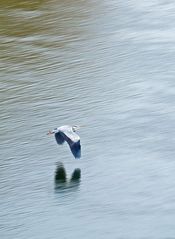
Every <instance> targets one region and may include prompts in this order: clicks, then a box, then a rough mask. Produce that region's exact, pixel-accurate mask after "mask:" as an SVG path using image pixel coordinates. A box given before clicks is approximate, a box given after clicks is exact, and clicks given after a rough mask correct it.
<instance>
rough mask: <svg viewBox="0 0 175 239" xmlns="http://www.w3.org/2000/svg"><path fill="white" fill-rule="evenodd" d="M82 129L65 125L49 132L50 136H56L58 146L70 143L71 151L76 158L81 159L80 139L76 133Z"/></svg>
mask: <svg viewBox="0 0 175 239" xmlns="http://www.w3.org/2000/svg"><path fill="white" fill-rule="evenodd" d="M79 128H80V127H79V126H77V125H74V126H70V125H64V126H61V127H58V128H55V129H54V130H52V131H51V130H49V132H48V133H47V134H48V135H50V134H54V135H55V139H56V141H57V143H58V144H63V143H64V142H65V141H66V142H67V143H68V145H69V147H70V150H71V152H72V154H73V155H74V157H75V158H80V157H81V145H80V137H79V136H78V134H76V133H75V132H76V131H77V130H78V129H79Z"/></svg>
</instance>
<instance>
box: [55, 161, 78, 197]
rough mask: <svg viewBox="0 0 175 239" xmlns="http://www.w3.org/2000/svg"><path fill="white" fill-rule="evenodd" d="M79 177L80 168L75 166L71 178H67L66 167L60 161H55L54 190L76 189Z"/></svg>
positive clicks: (60, 191) (58, 191)
mask: <svg viewBox="0 0 175 239" xmlns="http://www.w3.org/2000/svg"><path fill="white" fill-rule="evenodd" d="M80 179H81V170H80V169H79V168H76V169H75V170H74V171H73V173H72V175H71V178H70V179H68V178H67V174H66V169H65V167H64V165H63V164H62V163H61V162H58V163H57V167H56V171H55V180H54V181H55V192H56V193H63V192H70V191H76V190H77V189H78V187H79V185H80Z"/></svg>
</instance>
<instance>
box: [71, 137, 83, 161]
mask: <svg viewBox="0 0 175 239" xmlns="http://www.w3.org/2000/svg"><path fill="white" fill-rule="evenodd" d="M69 146H70V149H71V151H72V153H73V155H74V157H75V158H80V157H81V145H80V140H79V141H78V142H76V143H73V144H69Z"/></svg>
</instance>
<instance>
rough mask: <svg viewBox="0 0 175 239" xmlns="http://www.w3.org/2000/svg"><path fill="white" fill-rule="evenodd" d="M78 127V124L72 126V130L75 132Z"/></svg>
mask: <svg viewBox="0 0 175 239" xmlns="http://www.w3.org/2000/svg"><path fill="white" fill-rule="evenodd" d="M79 128H80V126H78V125H74V126H72V130H73V132H76V131H77V130H78V129H79Z"/></svg>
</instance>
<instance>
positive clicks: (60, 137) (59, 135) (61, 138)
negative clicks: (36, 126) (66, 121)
mask: <svg viewBox="0 0 175 239" xmlns="http://www.w3.org/2000/svg"><path fill="white" fill-rule="evenodd" d="M55 139H56V141H57V143H58V144H63V143H64V141H65V139H64V136H63V135H62V133H61V132H58V133H56V134H55Z"/></svg>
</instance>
